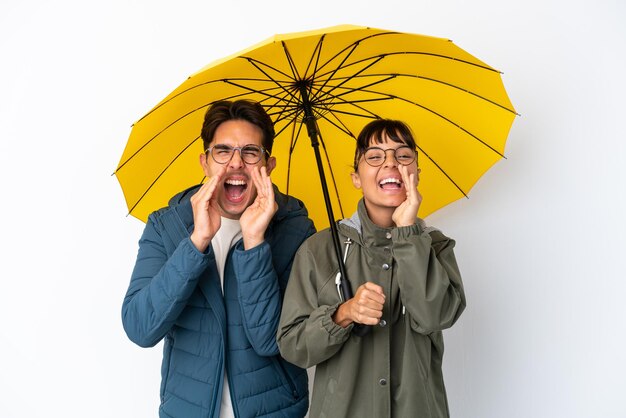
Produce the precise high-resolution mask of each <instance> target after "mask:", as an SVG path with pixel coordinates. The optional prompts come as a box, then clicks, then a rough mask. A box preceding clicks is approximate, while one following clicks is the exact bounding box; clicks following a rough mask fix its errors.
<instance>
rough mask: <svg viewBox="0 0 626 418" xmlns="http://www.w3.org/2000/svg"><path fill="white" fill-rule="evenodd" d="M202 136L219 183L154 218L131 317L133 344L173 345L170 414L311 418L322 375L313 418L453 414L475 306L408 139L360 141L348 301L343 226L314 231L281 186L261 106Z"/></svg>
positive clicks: (387, 124) (243, 104)
mask: <svg viewBox="0 0 626 418" xmlns="http://www.w3.org/2000/svg"><path fill="white" fill-rule="evenodd" d="M202 138H203V141H204V148H205V152H204V153H203V154H201V155H200V157H199V160H200V165H201V166H202V169H203V170H204V173H205V175H206V177H207V179H208V181H207V182H206V183H204V184H203V185H199V186H195V187H193V188H191V189H188V190H185V191H183V192H181V193H179V194H178V195H176V196H174V197H173V198H172V199H171V200H170V203H169V206H168V207H166V208H164V209H160V210H158V211H156V212H154V213H153V214H152V215H150V218H149V220H148V223H147V225H146V228H145V230H144V233H143V236H142V238H141V240H140V242H139V253H138V256H137V262H136V264H135V269H134V271H133V274H132V277H131V281H130V285H129V289H128V292H127V294H126V297H125V299H124V303H123V308H122V318H123V324H124V328H125V330H126V332H127V334H128V336H129V338H130V339H131V340H132V341H134V342H135V343H137V344H139V345H140V346H144V347H150V346H154V345H156V344H157V343H158V342H160V341H161V340H165V344H164V355H163V365H162V383H161V405H160V409H159V414H160V416H161V417H176V418H178V417H181V418H191V417H261V416H262V417H302V416H304V415H305V414H306V413H307V411H308V387H307V375H306V371H305V370H304V369H305V368H307V367H311V366H317V367H316V375H315V381H314V389H313V396H312V402H311V408H310V411H308V412H309V416H310V417H377V418H378V417H447V416H449V412H448V407H447V400H446V394H445V388H444V384H443V376H442V370H441V364H442V355H443V339H442V334H441V330H443V329H445V328H448V327H450V326H452V324H454V322H455V321H456V320H457V319H458V317H459V316H460V314H461V312H462V311H463V309H464V307H465V296H464V293H463V285H462V282H461V277H460V274H459V270H458V267H457V264H456V261H455V257H454V253H453V247H454V241H453V240H451V239H450V238H447V237H446V236H444V235H443V234H442V233H441V232H439V231H438V230H435V229H432V228H428V227H426V226H425V224H424V222H423V221H422V220H420V219H418V218H417V212H418V209H419V206H420V203H421V200H422V197H421V195H420V194H419V192H418V190H417V187H418V184H419V173H420V170H419V167H418V158H417V151H416V144H415V141H414V139H413V136H412V134H411V131H410V130H409V128H408V127H407V126H406V125H405V124H404V123H402V122H399V121H393V120H375V121H373V122H371V123H369V124H368V125H366V126H365V127H364V128H363V130H362V132H361V133H360V135H359V137H358V139H357V144H356V152H355V158H354V173H352V181H353V184H354V186H355V187H357V188H359V189H361V190H362V192H363V198H362V199H361V201H360V202H359V204H358V208H357V210H356V212H355V213H354V215H353V216H352V217H350V218H347V219H344V220H342V221H341V222H340V223H339V226H338V228H339V234H340V237H341V242H342V245H343V248H342V251H344V252H345V264H346V269H347V274H348V275H349V280H350V283H351V287H352V288H353V289H354V290H355V292H354V297H353V298H351V299H349V300H346V301H342V299H341V296H340V294H339V293H338V292H337V287H336V286H335V277H336V275H337V272H338V266H337V263H336V255H335V253H334V251H333V246H332V242H331V236H330V233H329V231H328V230H325V231H321V232H319V233H317V234H315V235H313V234H314V232H315V229H314V226H313V223H312V222H311V220H310V219H309V218H308V216H307V212H306V209H305V208H304V206H303V204H302V203H301V202H300V201H299V200H297V199H295V198H293V197H289V196H285V195H283V194H282V193H280V192H279V191H278V189H276V188H275V187H274V186H273V185H272V183H271V179H270V174H271V172H272V170H273V169H274V167H275V166H276V160H275V158H274V157H272V156H271V151H272V144H273V139H274V128H273V124H272V121H271V119H270V118H269V116H268V115H267V114H266V113H265V111H264V110H263V108H262V107H261V106H260V105H259V104H257V103H253V102H248V101H235V102H218V103H215V104H214V105H213V106H211V108H210V109H209V110H208V111H207V113H206V116H205V120H204V124H203V127H202ZM309 237H310V238H309ZM307 238H308V239H307ZM281 312H282V313H281ZM354 324H365V325H370V326H371V330H370V332H368V333H367V334H366V335H364V336H357V335H355V334H354V333H352V332H351V330H352V328H353V327H354Z"/></svg>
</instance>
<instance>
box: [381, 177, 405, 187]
mask: <svg viewBox="0 0 626 418" xmlns="http://www.w3.org/2000/svg"><path fill="white" fill-rule="evenodd" d="M387 183H396V184H401V182H400V180H399V179H394V178H390V179H383V180H381V181H380V183H379V184H380V185H381V186H382V185H385V184H387Z"/></svg>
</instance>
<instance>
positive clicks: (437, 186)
mask: <svg viewBox="0 0 626 418" xmlns="http://www.w3.org/2000/svg"><path fill="white" fill-rule="evenodd" d="M242 98H245V99H251V100H254V101H258V102H260V103H261V104H262V105H263V106H264V108H265V109H266V110H267V112H268V113H269V114H270V116H271V117H272V119H273V120H274V121H275V128H276V132H277V136H276V139H275V142H274V149H273V152H272V154H273V155H274V156H275V157H276V158H277V162H278V165H277V167H276V169H275V170H274V171H273V173H272V180H273V182H274V183H275V184H276V185H278V187H279V188H280V189H281V190H282V191H283V192H286V193H288V194H292V195H295V196H297V197H298V198H300V199H302V200H304V201H305V203H306V205H307V207H308V209H309V212H310V213H311V217H312V218H313V220H314V221H315V224H316V226H317V228H318V229H321V228H323V227H326V226H328V224H329V221H328V219H329V218H328V215H327V214H326V208H325V204H324V198H323V192H322V190H321V188H320V186H319V184H320V179H319V177H318V175H317V174H316V173H317V167H316V157H315V156H314V147H311V146H310V145H311V141H310V140H309V138H310V134H311V132H310V131H311V130H314V131H316V132H313V134H314V135H316V136H317V140H319V145H320V148H319V150H320V153H319V155H320V156H319V157H318V160H319V161H320V163H321V165H322V168H323V169H324V173H325V179H326V182H327V183H328V189H329V192H328V196H329V199H330V201H332V209H333V211H334V213H335V214H338V215H340V216H342V217H343V216H346V215H350V213H351V212H352V211H353V210H354V209H355V207H356V201H357V200H358V199H359V198H360V196H361V194H360V191H358V190H356V189H354V187H353V186H352V182H351V180H350V176H349V173H350V172H351V171H352V158H353V153H354V148H355V137H356V136H357V135H358V133H359V131H360V130H361V128H362V127H363V126H364V125H365V124H367V123H368V122H370V121H371V120H372V119H375V118H391V119H399V120H402V121H404V122H406V123H407V124H408V125H409V126H410V127H411V128H412V130H413V132H414V133H415V136H416V141H417V144H418V151H419V165H420V168H421V169H422V172H421V175H420V185H419V189H420V192H421V194H422V195H423V196H424V200H423V202H422V204H421V206H420V212H419V214H418V215H419V216H421V217H425V216H426V215H428V214H429V213H432V212H433V211H435V210H437V209H439V208H441V207H443V206H445V205H446V204H448V203H451V202H453V201H455V200H457V199H459V198H461V197H464V196H467V194H468V192H469V190H470V189H471V188H472V186H473V185H474V184H475V183H476V181H477V180H478V179H479V178H480V176H481V175H482V174H484V173H485V172H486V171H487V170H488V169H489V168H490V167H491V166H492V165H493V164H494V163H495V162H497V161H498V160H499V159H500V158H502V157H503V154H504V146H505V142H506V138H507V135H508V132H509V129H510V127H511V124H512V122H513V120H514V118H515V115H516V112H515V110H514V109H513V106H512V104H511V102H510V100H509V98H508V96H507V94H506V91H505V89H504V86H503V83H502V79H501V76H500V72H498V71H497V70H495V69H493V68H491V67H490V66H489V65H487V64H485V63H484V62H482V61H480V60H479V59H477V58H475V57H473V56H472V55H470V54H469V53H467V52H465V51H464V50H462V49H461V48H459V47H457V46H456V45H454V44H453V43H452V42H451V41H449V40H447V39H442V38H435V37H429V36H423V35H414V34H407V33H399V32H394V31H388V30H381V29H373V28H366V27H358V26H337V27H332V28H326V29H321V30H315V31H309V32H302V33H294V34H286V35H277V36H274V37H272V38H270V39H268V40H266V41H264V42H261V43H260V44H257V45H255V46H253V47H251V48H249V49H247V50H244V51H242V52H240V53H238V54H235V55H233V56H230V57H227V58H224V59H221V60H218V61H215V62H213V63H211V64H209V65H208V66H206V67H205V68H203V69H201V70H200V71H198V72H197V73H195V74H193V75H192V76H190V77H189V78H188V79H187V80H186V81H185V82H183V83H182V84H181V85H180V86H179V87H178V88H176V89H175V90H174V91H173V92H171V93H170V94H169V95H168V96H167V97H166V98H165V99H163V100H162V101H161V102H160V103H159V104H157V105H156V106H155V107H154V108H153V109H152V110H151V111H150V112H148V113H147V114H146V115H145V116H144V117H143V118H141V119H140V120H139V121H138V122H136V123H135V124H134V125H133V128H132V131H131V134H130V138H129V140H128V143H127V145H126V148H125V150H124V153H123V155H122V157H121V160H120V163H119V165H118V167H117V169H116V171H115V175H116V176H117V178H118V180H119V182H120V184H121V186H122V189H123V192H124V196H125V198H126V203H127V205H128V208H129V213H130V214H132V215H133V216H135V217H137V218H139V219H141V220H143V221H145V220H146V219H147V217H148V215H149V214H150V212H152V211H153V210H156V209H158V208H160V207H163V206H165V205H166V204H167V200H168V199H169V198H170V197H171V196H173V195H174V194H175V193H177V192H178V191H180V190H182V189H184V188H186V187H189V186H191V185H194V184H197V183H200V182H202V181H204V174H203V172H202V170H201V168H200V165H199V164H198V155H199V154H200V153H202V152H203V149H202V139H201V138H200V129H201V127H202V121H203V117H204V113H205V112H206V110H207V108H208V107H209V106H210V105H211V104H212V103H214V102H216V101H218V100H224V99H227V100H236V99H242ZM307 114H308V118H307ZM307 120H308V128H309V129H308V130H309V132H307V126H306V125H307V123H305V122H306V121H307ZM346 212H347V213H346Z"/></svg>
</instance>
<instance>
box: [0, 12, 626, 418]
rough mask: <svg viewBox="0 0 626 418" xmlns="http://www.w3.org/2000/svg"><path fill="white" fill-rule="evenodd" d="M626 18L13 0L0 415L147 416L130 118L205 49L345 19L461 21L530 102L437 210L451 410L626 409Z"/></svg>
mask: <svg viewBox="0 0 626 418" xmlns="http://www.w3.org/2000/svg"><path fill="white" fill-rule="evenodd" d="M624 22H626V6H625V3H624V2H623V1H621V0H596V1H590V0H589V1H579V0H569V1H566V0H562V1H559V0H552V1H545V0H543V1H539V0H525V1H505V0H472V1H463V0H456V1H424V0H405V1H396V0H385V1H376V2H373V1H365V0H359V1H340V0H332V1H328V0H321V1H320V0H317V1H312V2H308V3H304V2H302V3H300V2H297V1H267V0H266V1H239V2H228V1H219V2H218V1H208V0H206V1H202V2H201V1H177V2H172V1H154V0H153V1H148V0H136V1H135V0H124V1H122V0H109V1H99V2H89V1H78V0H76V1H71V0H60V1H54V2H46V1H42V0H40V1H22V0H0V93H1V96H0V182H1V183H0V184H1V186H2V188H1V189H2V190H1V192H2V197H1V199H2V201H1V206H0V234H1V235H0V237H1V238H0V246H1V247H0V257H1V263H0V276H1V278H0V417H2V418H17V417H51V416H53V417H120V418H121V417H149V416H156V411H157V407H158V388H159V367H160V358H161V346H160V345H159V346H158V347H156V348H153V349H141V348H139V347H137V346H134V345H133V344H132V343H131V342H130V341H129V340H128V339H127V338H126V336H125V334H124V332H123V330H122V326H121V320H120V307H121V303H122V298H123V295H124V293H125V291H126V287H127V285H128V279H129V276H130V271H131V269H132V266H133V264H134V259H135V255H136V251H137V240H138V239H139V236H140V234H141V231H142V229H143V224H142V223H140V222H139V221H137V220H136V219H134V218H132V217H126V216H125V215H126V208H125V204H124V201H123V197H122V193H121V190H120V188H119V186H118V183H117V181H116V179H115V177H111V173H112V172H113V170H114V169H115V167H116V165H117V162H118V160H119V157H120V156H121V153H122V151H123V148H124V144H125V142H126V139H127V137H128V135H129V133H130V125H131V124H132V123H133V122H134V121H135V120H137V119H138V118H139V117H141V116H142V115H143V114H144V113H145V112H146V111H148V110H149V109H150V108H151V107H152V106H153V105H154V104H156V103H157V102H158V101H159V100H160V99H162V98H163V97H164V96H165V95H166V94H167V93H168V92H169V91H170V90H172V89H173V88H174V87H176V86H177V85H178V84H179V83H181V82H182V81H183V80H184V79H185V78H186V77H187V76H188V75H189V74H191V73H193V72H195V71H196V70H198V69H199V68H201V67H202V66H204V65H205V64H207V63H209V62H211V61H213V60H214V59H217V58H220V57H222V56H225V55H230V54H232V53H234V52H237V51H239V50H241V49H243V48H245V47H247V46H249V45H252V44H254V43H257V42H259V41H261V40H263V39H265V38H267V37H269V36H271V35H273V34H275V33H285V32H292V31H302V30H309V29H316V28H322V27H326V26H333V25H336V24H343V23H351V24H358V25H366V26H372V27H377V28H383V29H393V30H399V31H405V32H413V33H423V34H428V35H433V36H440V37H446V38H450V39H452V40H453V41H455V43H456V44H457V45H459V46H460V47H462V48H464V49H466V50H467V51H469V52H471V53H472V54H474V55H476V56H477V57H478V58H480V59H482V60H484V61H485V62H487V63H489V64H490V65H492V66H494V67H495V68H498V69H500V70H502V71H503V72H504V76H503V78H504V82H505V85H506V87H507V90H508V92H509V94H510V97H511V100H512V102H513V104H514V105H515V107H516V109H517V110H518V112H519V113H521V114H522V116H521V117H520V118H517V119H516V121H515V122H514V125H513V129H512V131H511V134H510V137H509V141H508V143H507V149H506V155H507V160H503V161H501V162H499V163H498V164H497V165H496V166H495V167H494V168H493V169H492V170H491V171H489V172H488V173H487V174H486V175H485V176H484V177H483V178H482V179H481V181H480V182H479V183H478V185H477V186H476V187H475V188H474V189H473V190H472V193H471V197H470V199H464V200H462V201H459V202H456V203H454V204H452V205H450V206H448V207H446V208H444V209H443V210H441V211H439V212H437V213H436V214H434V215H432V216H430V217H429V219H428V221H429V223H431V224H433V225H436V226H438V227H440V228H441V229H442V230H443V231H444V232H446V233H447V234H448V235H450V236H452V237H454V238H456V240H457V242H458V245H457V257H458V260H459V264H460V266H461V268H462V272H463V274H464V281H465V286H466V292H467V297H468V308H467V310H466V312H465V314H464V315H463V316H462V317H461V319H460V321H459V322H458V323H457V325H456V326H455V327H454V328H453V329H451V330H450V331H447V332H446V334H445V335H446V344H447V352H446V356H445V375H446V383H447V387H448V396H449V401H450V408H451V411H452V416H453V417H457V418H458V417H464V418H504V417H506V418H517V417H520V418H522V417H523V418H529V417H532V418H536V417H549V418H553V417H567V418H575V417H602V418H604V417H614V418H617V417H626V406H625V404H624V402H623V401H621V400H620V399H622V398H623V394H624V389H626V361H625V360H624V358H625V355H624V351H625V346H626V326H625V325H624V321H625V320H626V308H624V294H625V292H626V284H625V277H626V274H625V273H624V269H623V266H622V264H621V261H623V259H624V257H625V254H624V252H625V250H626V243H625V236H626V226H625V225H626V222H625V221H624V218H623V214H624V212H626V199H625V197H624V186H623V179H624V178H626V168H625V163H626V160H625V147H626V145H625V142H626V141H625V139H626V135H625V134H624V124H623V120H624V110H626V109H625V105H624V97H626V96H625V95H624V93H626V88H625V81H624V74H626V61H625V57H626V30H625V29H624V28H625V27H626V25H625V23H624Z"/></svg>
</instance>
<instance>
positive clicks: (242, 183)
mask: <svg viewBox="0 0 626 418" xmlns="http://www.w3.org/2000/svg"><path fill="white" fill-rule="evenodd" d="M247 188H248V182H247V181H246V180H244V179H226V180H225V181H224V192H225V194H226V197H227V198H228V199H229V200H233V201H237V200H239V199H241V197H242V196H243V194H244V193H245V191H246V189H247Z"/></svg>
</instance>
